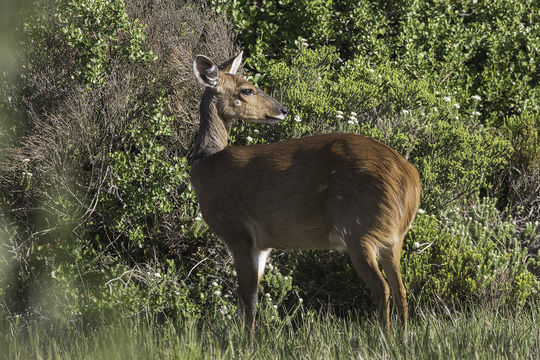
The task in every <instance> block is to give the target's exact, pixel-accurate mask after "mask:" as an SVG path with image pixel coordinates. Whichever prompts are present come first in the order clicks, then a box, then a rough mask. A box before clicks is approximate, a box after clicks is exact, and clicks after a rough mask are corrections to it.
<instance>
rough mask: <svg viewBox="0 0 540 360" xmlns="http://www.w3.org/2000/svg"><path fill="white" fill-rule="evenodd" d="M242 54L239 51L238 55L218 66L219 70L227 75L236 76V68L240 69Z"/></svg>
mask: <svg viewBox="0 0 540 360" xmlns="http://www.w3.org/2000/svg"><path fill="white" fill-rule="evenodd" d="M243 53H244V52H243V51H240V54H238V55H236V56H234V57H232V58H230V59H229V60H227V61H225V62H224V63H223V64H221V65H219V70H221V71H223V72H226V73H229V74H236V72H237V71H238V68H239V67H240V64H241V63H242V54H243Z"/></svg>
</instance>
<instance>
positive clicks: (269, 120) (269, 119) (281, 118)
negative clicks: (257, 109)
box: [266, 114, 285, 122]
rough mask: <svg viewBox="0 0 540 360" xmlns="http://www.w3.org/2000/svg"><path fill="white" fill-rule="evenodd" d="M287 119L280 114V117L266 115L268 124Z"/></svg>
mask: <svg viewBox="0 0 540 360" xmlns="http://www.w3.org/2000/svg"><path fill="white" fill-rule="evenodd" d="M283 119H285V115H283V114H279V115H266V120H268V122H278V121H281V120H283Z"/></svg>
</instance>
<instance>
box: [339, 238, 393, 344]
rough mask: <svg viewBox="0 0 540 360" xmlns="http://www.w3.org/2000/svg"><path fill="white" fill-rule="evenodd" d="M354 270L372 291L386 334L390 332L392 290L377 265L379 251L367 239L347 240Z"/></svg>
mask: <svg viewBox="0 0 540 360" xmlns="http://www.w3.org/2000/svg"><path fill="white" fill-rule="evenodd" d="M346 245H347V250H348V251H349V256H350V258H351V261H352V263H353V265H354V268H355V269H356V271H357V272H358V274H359V275H360V277H362V279H363V280H364V281H365V283H366V285H367V287H368V288H369V289H370V290H371V293H372V295H373V299H374V302H375V304H376V305H377V308H378V311H379V315H380V317H381V321H382V323H383V326H384V329H385V331H386V333H389V332H390V308H389V298H390V288H389V287H388V283H387V282H386V280H385V279H384V277H383V275H382V273H381V271H380V270H379V265H378V264H377V251H376V248H375V246H374V245H373V243H372V242H370V241H369V240H368V239H367V237H363V238H362V239H354V240H353V239H349V240H348V241H347V240H346Z"/></svg>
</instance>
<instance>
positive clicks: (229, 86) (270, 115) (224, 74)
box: [193, 53, 287, 123]
mask: <svg viewBox="0 0 540 360" xmlns="http://www.w3.org/2000/svg"><path fill="white" fill-rule="evenodd" d="M241 62H242V53H240V54H239V55H238V56H235V57H233V58H231V59H229V60H227V61H225V62H224V63H223V64H221V65H220V66H219V67H218V66H216V64H214V62H213V61H212V60H210V59H209V58H207V57H206V56H203V55H197V56H196V57H195V60H194V61H193V72H194V74H195V77H196V78H197V80H199V82H200V83H201V84H203V85H204V86H206V87H207V89H209V90H207V91H210V92H211V93H212V94H214V95H215V96H214V98H215V99H216V101H217V104H216V105H217V111H218V113H219V114H218V115H219V116H220V117H221V118H222V119H223V120H224V121H225V123H230V122H232V121H234V120H245V121H251V122H261V123H276V122H278V121H280V120H283V119H285V116H286V115H287V109H286V108H285V106H283V105H281V104H280V103H279V102H277V101H276V99H274V98H273V97H271V96H269V95H268V94H266V93H265V92H264V91H262V90H261V89H259V88H257V87H255V86H253V85H252V84H250V83H249V82H248V81H247V80H246V79H244V78H242V77H240V76H238V75H236V71H237V70H238V67H239V66H240V63H241Z"/></svg>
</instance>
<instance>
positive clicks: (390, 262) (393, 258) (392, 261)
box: [379, 242, 408, 334]
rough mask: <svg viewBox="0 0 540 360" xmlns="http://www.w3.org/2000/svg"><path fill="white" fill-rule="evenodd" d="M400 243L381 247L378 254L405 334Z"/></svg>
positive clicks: (404, 300) (404, 296)
mask: <svg viewBox="0 0 540 360" xmlns="http://www.w3.org/2000/svg"><path fill="white" fill-rule="evenodd" d="M401 244H402V242H399V243H397V244H396V245H395V246H394V247H393V248H392V249H381V250H380V251H379V255H380V261H381V264H382V266H383V269H384V272H385V274H386V278H387V279H388V282H389V283H390V288H391V289H392V297H393V298H394V302H395V304H396V306H397V308H398V312H399V315H400V317H401V322H402V323H403V331H404V333H405V334H407V318H408V309H407V293H406V291H405V286H403V280H402V279H401V269H400V256H401Z"/></svg>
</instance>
